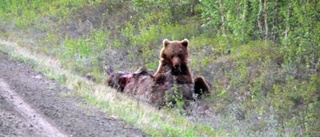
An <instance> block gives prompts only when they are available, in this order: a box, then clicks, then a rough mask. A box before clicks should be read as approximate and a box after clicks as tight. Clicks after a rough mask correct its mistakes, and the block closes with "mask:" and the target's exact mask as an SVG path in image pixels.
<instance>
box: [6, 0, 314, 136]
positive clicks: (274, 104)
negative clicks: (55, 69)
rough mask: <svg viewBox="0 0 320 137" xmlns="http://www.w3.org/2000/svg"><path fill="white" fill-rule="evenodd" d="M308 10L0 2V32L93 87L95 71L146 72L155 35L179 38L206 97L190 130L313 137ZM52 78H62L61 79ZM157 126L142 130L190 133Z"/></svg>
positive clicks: (215, 4) (243, 3) (153, 58)
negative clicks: (204, 83) (207, 90)
mask: <svg viewBox="0 0 320 137" xmlns="http://www.w3.org/2000/svg"><path fill="white" fill-rule="evenodd" d="M317 5H319V2H316V1H307V2H305V3H304V2H302V1H292V2H284V1H283V2H269V1H247V0H240V1H231V0H226V1H224V2H219V1H210V0H202V1H194V0H182V1H176V2H172V1H168V0H161V1H156V0H148V1H141V0H133V1H122V0H121V1H107V0H100V1H97V0H96V1H93V0H50V1H41V0H33V1H21V2H20V1H19V2H18V1H17V0H11V1H10V0H4V1H2V2H1V3H0V19H1V20H2V22H1V26H0V32H1V36H2V37H5V38H7V39H15V40H20V41H21V43H22V44H23V46H24V47H26V48H29V49H31V50H34V51H35V53H42V54H43V53H44V54H47V55H48V56H52V57H54V58H56V59H58V60H59V61H60V62H61V67H62V68H63V69H67V70H70V71H71V72H72V73H75V74H78V75H80V76H86V75H88V74H90V75H93V77H94V78H95V79H96V82H97V83H103V82H104V77H105V75H104V71H103V68H104V66H111V67H113V68H114V69H115V70H122V71H134V70H136V69H137V68H138V67H140V66H146V67H147V68H148V69H151V70H155V69H156V68H157V65H158V60H159V51H160V49H161V48H162V45H161V43H162V40H163V39H165V38H167V39H170V40H181V39H184V38H188V39H189V41H190V46H189V48H190V54H191V55H190V59H189V67H190V68H191V70H192V72H193V74H194V75H195V76H198V75H203V76H205V78H206V79H207V80H208V81H209V83H211V85H212V94H211V95H210V96H209V97H207V98H204V99H203V100H204V102H205V104H207V106H208V107H209V108H210V109H209V110H211V111H210V112H209V114H206V115H205V116H199V113H194V114H191V116H183V119H189V120H190V121H197V122H201V123H205V124H206V126H199V125H194V127H193V128H196V129H197V130H198V131H199V132H200V131H202V130H204V132H205V131H206V132H210V133H211V130H207V129H211V128H214V129H223V130H224V131H225V132H227V133H229V134H227V135H230V134H231V135H236V136H304V135H306V136H315V135H318V134H319V131H318V130H317V129H318V128H319V125H320V124H319V122H318V121H319V116H320V115H319V114H320V110H319V108H320V106H319V105H320V103H319V90H320V85H319V83H320V82H319V81H320V76H319V71H320V65H319V64H320V59H319V56H320V52H319V51H320V49H319V48H320V46H319V43H320V42H319V41H320V40H319V37H318V36H319V35H320V34H319V32H320V31H319V30H320V23H319V21H318V20H316V19H317V18H319V16H320V15H319V13H320V11H319V8H316V7H317ZM265 13H269V14H265ZM263 20H264V21H263ZM7 26H8V27H7ZM56 79H57V80H58V81H60V82H62V83H64V82H66V81H68V80H67V79H68V78H67V76H65V75H62V76H61V77H58V78H56ZM77 90H78V89H77ZM86 98H88V101H90V102H96V100H99V97H96V96H91V97H88V96H86ZM89 98H90V99H89ZM103 100H104V99H101V101H102V102H103ZM96 104H97V105H98V106H106V107H108V106H110V105H108V103H96ZM127 105H129V106H130V105H132V104H127ZM109 111H115V112H113V114H116V115H122V114H123V113H128V112H129V111H130V112H131V110H121V112H116V110H109ZM194 111H198V110H194ZM135 115H136V116H137V117H139V115H143V114H139V113H138V114H135ZM152 118H153V119H155V120H157V122H160V121H161V120H159V118H157V117H156V116H152ZM127 120H128V121H129V122H130V123H135V122H137V121H136V120H135V119H134V118H132V119H127ZM138 123H139V122H138ZM177 123H179V122H177ZM182 123H183V122H182ZM230 125H232V126H230ZM160 127H161V129H163V130H162V131H159V132H154V133H151V132H153V131H154V130H153V129H157V128H156V127H153V126H150V127H144V129H145V130H146V131H147V132H148V131H150V132H148V133H150V134H152V135H155V136H157V135H164V134H165V135H168V136H169V135H172V136H174V135H176V134H175V132H176V133H182V132H183V133H185V135H189V133H190V135H194V132H193V131H192V130H190V129H186V130H182V129H178V128H175V127H174V126H173V125H168V124H163V125H161V126H160Z"/></svg>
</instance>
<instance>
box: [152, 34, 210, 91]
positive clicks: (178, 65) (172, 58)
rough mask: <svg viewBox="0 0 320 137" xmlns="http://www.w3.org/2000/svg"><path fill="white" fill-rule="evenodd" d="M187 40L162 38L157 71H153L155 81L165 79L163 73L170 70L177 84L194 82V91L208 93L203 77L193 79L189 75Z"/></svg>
mask: <svg viewBox="0 0 320 137" xmlns="http://www.w3.org/2000/svg"><path fill="white" fill-rule="evenodd" d="M188 45H189V41H188V39H184V40H182V41H169V40H167V39H164V40H163V47H162V49H161V52H160V61H159V66H158V69H157V71H156V72H155V73H154V75H153V76H154V78H155V81H156V83H164V82H165V81H167V80H166V79H165V78H167V77H165V76H164V75H163V74H165V73H167V72H171V74H172V75H173V76H175V77H176V81H177V83H178V84H194V93H196V94H198V95H203V94H206V93H210V87H209V85H208V82H207V81H206V80H205V79H204V78H203V77H196V78H195V79H194V80H193V78H192V76H191V73H190V70H189V67H188V66H187V61H188V57H189V48H188Z"/></svg>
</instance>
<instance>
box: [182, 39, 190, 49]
mask: <svg viewBox="0 0 320 137" xmlns="http://www.w3.org/2000/svg"><path fill="white" fill-rule="evenodd" d="M181 44H182V45H183V46H184V47H188V44H189V40H188V39H184V40H182V41H181Z"/></svg>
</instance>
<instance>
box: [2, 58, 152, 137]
mask: <svg viewBox="0 0 320 137" xmlns="http://www.w3.org/2000/svg"><path fill="white" fill-rule="evenodd" d="M68 92H72V91H69V90H68V89H65V88H63V87H61V86H60V85H59V84H58V83H57V82H55V81H52V80H48V79H46V78H45V77H44V76H43V75H42V74H41V73H39V72H36V71H34V70H32V69H31V68H30V67H28V66H26V65H25V64H22V63H19V62H16V61H13V60H11V59H9V57H8V56H7V55H6V54H5V53H3V52H0V137H11V136H14V137H16V136H18V137H20V136H21V137H43V136H44V137H45V136H48V137H51V136H52V137H66V136H74V137H88V136H90V137H107V136H110V137H111V136H112V137H114V136H129V137H140V136H146V135H145V134H144V133H143V132H142V131H140V130H139V129H137V128H134V127H132V126H130V125H128V124H126V123H125V122H124V121H122V120H119V119H115V118H112V117H108V116H107V114H105V113H103V112H101V111H99V110H97V109H94V108H93V107H90V106H89V105H86V104H85V102H84V101H83V100H82V99H80V98H78V97H75V96H72V95H69V96H66V93H68Z"/></svg>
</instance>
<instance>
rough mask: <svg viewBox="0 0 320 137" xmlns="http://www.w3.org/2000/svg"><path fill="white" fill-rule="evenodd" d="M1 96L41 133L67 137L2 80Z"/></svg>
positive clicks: (49, 135) (0, 81)
mask: <svg viewBox="0 0 320 137" xmlns="http://www.w3.org/2000/svg"><path fill="white" fill-rule="evenodd" d="M0 88H1V89H2V90H0V95H1V96H2V97H4V98H5V99H6V100H7V101H8V102H9V103H11V104H12V105H14V107H15V110H17V111H18V112H19V113H20V114H21V115H22V116H23V117H25V118H26V119H27V120H28V122H29V123H30V124H33V126H34V127H35V128H36V129H38V130H39V132H40V133H41V134H42V135H44V136H47V137H67V135H65V134H64V133H62V132H60V131H59V130H58V129H57V128H55V127H54V126H53V125H51V124H50V123H49V122H48V121H46V120H45V119H44V118H43V117H42V116H41V115H40V114H38V113H37V112H36V111H35V110H34V109H32V107H31V106H30V105H29V104H28V103H26V102H25V101H23V99H22V98H21V97H20V96H19V95H18V94H17V93H15V91H13V90H11V89H10V87H9V85H8V84H7V83H6V82H5V81H4V80H3V79H1V78H0Z"/></svg>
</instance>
